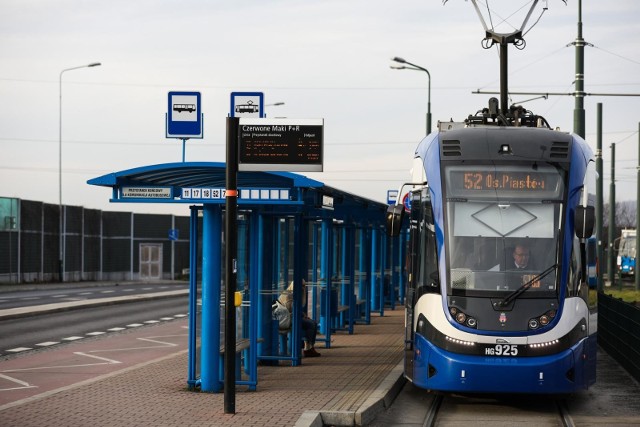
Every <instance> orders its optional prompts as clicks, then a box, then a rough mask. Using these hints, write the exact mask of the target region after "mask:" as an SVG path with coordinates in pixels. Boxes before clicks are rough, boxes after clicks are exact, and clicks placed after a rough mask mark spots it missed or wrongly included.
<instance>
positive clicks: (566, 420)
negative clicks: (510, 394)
mask: <svg viewBox="0 0 640 427" xmlns="http://www.w3.org/2000/svg"><path fill="white" fill-rule="evenodd" d="M482 401H483V399H479V398H474V397H462V396H461V397H454V396H451V395H446V394H435V395H434V396H433V399H432V400H431V402H430V404H429V407H428V409H427V411H426V413H425V416H424V420H423V422H422V427H436V426H446V425H447V424H448V423H450V422H456V423H459V422H464V421H469V417H470V416H471V415H470V414H471V412H472V411H473V410H474V407H475V406H477V405H479V404H486V401H485V402H484V403H481V402H482ZM515 402H516V404H515V405H514V402H513V401H511V402H506V401H503V400H501V399H497V400H493V401H492V402H491V403H490V405H491V407H492V408H493V412H494V413H506V414H508V415H504V418H505V419H504V420H501V419H500V417H498V418H496V419H493V420H485V421H483V420H477V422H476V425H477V426H483V425H492V426H500V425H507V424H509V425H513V424H514V423H516V424H517V423H519V422H522V423H526V422H527V421H528V420H529V421H530V417H531V414H530V413H528V412H527V411H526V410H525V409H528V408H526V404H523V403H522V402H521V401H519V400H516V401H515ZM447 406H448V408H447ZM443 408H444V409H443ZM451 408H455V412H456V413H453V412H454V410H452V409H451ZM466 408H470V410H467V409H466ZM535 409H536V411H539V412H542V413H543V414H542V416H541V418H542V419H541V420H540V421H541V423H540V424H539V425H549V426H552V425H561V426H563V427H575V423H574V421H573V419H572V417H571V414H570V413H569V409H568V407H567V403H566V401H565V400H563V399H553V400H549V401H548V405H545V406H544V408H543V407H537V408H535ZM447 411H449V412H447ZM545 413H546V414H545ZM520 417H521V419H518V418H520ZM457 418H459V419H457ZM503 423H504V424H503ZM543 423H544V424H543Z"/></svg>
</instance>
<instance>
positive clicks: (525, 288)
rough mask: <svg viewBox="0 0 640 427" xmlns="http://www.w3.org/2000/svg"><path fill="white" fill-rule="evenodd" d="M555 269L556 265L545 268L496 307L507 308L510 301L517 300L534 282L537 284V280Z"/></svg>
mask: <svg viewBox="0 0 640 427" xmlns="http://www.w3.org/2000/svg"><path fill="white" fill-rule="evenodd" d="M556 267H558V264H553V265H552V266H550V267H547V269H546V270H544V271H543V272H542V273H540V274H538V275H536V276H534V277H533V278H532V279H531V280H529V281H528V282H527V283H525V284H524V285H522V286H520V287H519V288H518V289H516V290H515V291H513V292H511V293H510V294H509V295H507V296H506V297H504V298H503V299H502V300H501V301H499V302H498V305H499V306H500V307H505V306H507V305H508V304H509V303H510V302H511V301H513V300H514V299H516V298H518V297H519V296H520V295H522V294H523V293H525V292H526V291H527V289H529V288H530V287H531V285H533V284H534V283H535V282H537V281H538V280H540V279H543V278H544V277H546V276H548V275H549V273H551V272H552V271H554V270H555V269H556Z"/></svg>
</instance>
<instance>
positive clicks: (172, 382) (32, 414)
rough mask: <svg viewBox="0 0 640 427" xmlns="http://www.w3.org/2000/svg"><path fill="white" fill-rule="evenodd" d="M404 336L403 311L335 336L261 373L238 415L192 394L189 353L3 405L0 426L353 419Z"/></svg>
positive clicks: (213, 397) (240, 400) (215, 398)
mask: <svg viewBox="0 0 640 427" xmlns="http://www.w3.org/2000/svg"><path fill="white" fill-rule="evenodd" d="M172 323H176V322H172ZM161 327H163V326H162V325H160V326H156V327H151V328H147V330H148V331H154V330H156V331H159V330H160V329H159V328H161ZM403 331H404V317H403V311H402V310H401V309H397V310H395V311H386V312H385V316H384V317H379V316H375V315H374V316H372V319H371V324H370V325H356V327H355V333H354V334H353V335H348V334H346V333H342V332H341V333H337V334H334V335H333V338H334V341H333V342H332V345H331V348H330V349H325V348H319V351H320V352H321V353H322V357H319V358H311V359H304V360H303V363H302V365H301V366H297V367H292V366H289V365H286V366H285V365H284V364H281V366H262V367H260V368H259V370H258V386H257V391H253V392H251V391H246V390H245V389H244V388H243V387H241V386H238V388H237V393H236V413H235V414H233V415H230V414H224V395H223V394H222V393H217V394H213V393H200V392H191V391H188V390H187V387H186V376H187V354H186V352H185V351H184V350H180V351H179V352H178V353H175V352H173V353H169V354H168V355H165V356H162V357H161V358H160V359H158V360H155V361H152V362H150V363H144V364H141V365H131V366H129V367H127V368H125V369H123V370H120V371H116V372H112V373H110V374H107V375H102V376H101V377H99V378H98V380H93V381H91V380H84V381H83V382H81V383H78V384H77V385H70V386H66V387H63V388H61V389H58V390H54V391H52V392H49V393H45V394H44V395H40V396H36V397H35V398H30V399H26V400H24V401H22V402H18V404H14V406H10V407H7V405H5V406H4V407H5V409H2V408H3V407H2V406H0V425H2V426H20V427H30V426H55V427H61V426H68V427H73V426H78V427H80V426H82V427H85V426H92V427H94V426H123V427H124V426H126V427H130V426H137V425H145V426H167V427H169V426H176V427H178V426H179V427H186V426H198V427H202V426H267V425H268V426H293V425H295V424H296V422H297V421H298V419H299V418H300V416H301V415H302V414H303V413H304V412H305V411H351V412H354V411H357V410H358V409H361V408H362V406H363V405H364V404H365V402H366V401H367V399H368V398H369V397H370V396H371V395H372V393H373V392H374V390H376V388H377V387H379V385H380V384H381V382H383V380H384V379H385V378H386V377H387V376H388V375H389V374H390V373H391V371H392V370H393V369H394V368H395V367H396V366H397V365H398V363H399V362H400V361H401V360H402V349H403V341H404V333H403ZM149 335H153V334H149ZM156 335H159V334H156ZM117 339H118V338H115V337H112V338H109V339H105V341H110V340H117ZM96 341H97V340H96ZM85 344H89V343H84V344H82V343H74V344H73V346H77V347H81V346H82V345H85ZM67 347H69V348H70V347H72V345H69V346H67ZM76 351H81V350H76ZM43 354H44V353H43ZM157 357H159V356H157ZM0 371H2V365H0ZM0 393H4V392H0ZM369 401H370V399H369Z"/></svg>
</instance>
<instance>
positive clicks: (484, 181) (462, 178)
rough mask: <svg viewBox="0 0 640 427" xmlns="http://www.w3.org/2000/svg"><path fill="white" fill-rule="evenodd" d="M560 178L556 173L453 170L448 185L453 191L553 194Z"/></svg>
mask: <svg viewBox="0 0 640 427" xmlns="http://www.w3.org/2000/svg"><path fill="white" fill-rule="evenodd" d="M559 179H560V176H559V175H558V174H557V173H545V172H530V171H500V170H454V171H451V175H450V181H449V184H450V185H451V186H452V189H454V190H467V191H474V190H479V191H488V190H504V191H516V192H520V191H522V192H548V191H550V192H553V191H555V190H556V189H557V185H558V180H559Z"/></svg>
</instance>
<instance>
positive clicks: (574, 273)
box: [567, 239, 581, 297]
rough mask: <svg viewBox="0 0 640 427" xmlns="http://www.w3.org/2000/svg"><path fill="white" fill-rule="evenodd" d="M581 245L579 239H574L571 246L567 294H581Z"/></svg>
mask: <svg viewBox="0 0 640 427" xmlns="http://www.w3.org/2000/svg"><path fill="white" fill-rule="evenodd" d="M579 257H580V247H579V243H578V241H577V239H574V242H573V245H572V248H571V258H570V260H569V261H570V262H569V280H568V281H567V296H568V297H572V296H580V295H579V294H578V293H579V291H580V266H581V264H580V259H579Z"/></svg>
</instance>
